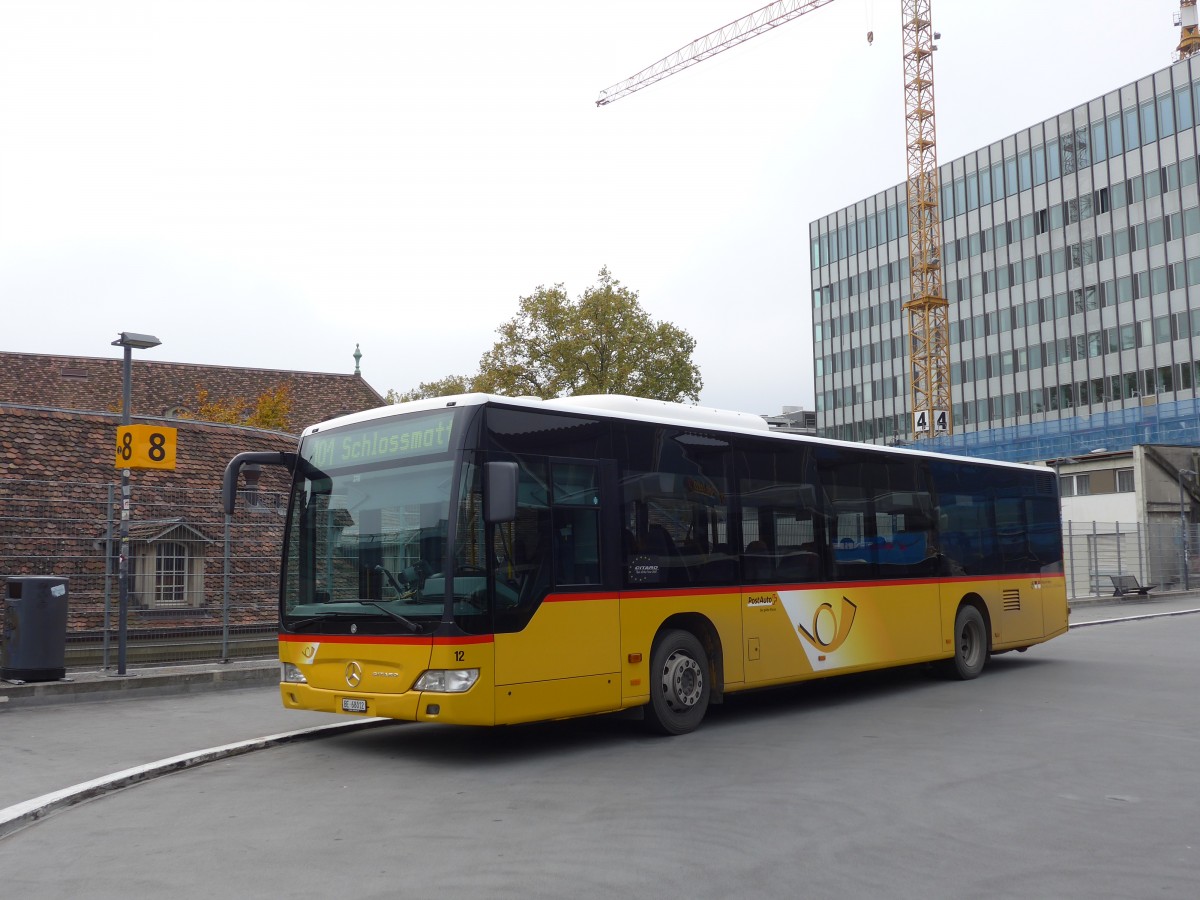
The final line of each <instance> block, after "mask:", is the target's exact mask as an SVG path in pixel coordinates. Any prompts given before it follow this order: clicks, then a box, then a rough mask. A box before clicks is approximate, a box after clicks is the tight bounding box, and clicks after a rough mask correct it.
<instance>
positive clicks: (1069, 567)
mask: <svg viewBox="0 0 1200 900" xmlns="http://www.w3.org/2000/svg"><path fill="white" fill-rule="evenodd" d="M1063 551H1064V559H1063V565H1064V569H1065V572H1066V576H1067V596H1068V597H1070V598H1072V599H1079V598H1082V597H1097V596H1105V595H1112V593H1113V582H1112V578H1111V576H1114V575H1132V576H1134V577H1135V578H1137V580H1138V583H1139V584H1141V585H1155V586H1157V587H1158V588H1159V589H1160V590H1185V589H1191V588H1195V587H1200V568H1198V567H1197V563H1198V562H1200V560H1198V559H1197V526H1195V525H1188V526H1187V527H1186V528H1185V527H1184V526H1183V525H1182V523H1172V524H1149V525H1147V524H1139V523H1129V522H1125V523H1122V522H1067V523H1065V524H1064V526H1063Z"/></svg>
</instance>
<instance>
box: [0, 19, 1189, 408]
mask: <svg viewBox="0 0 1200 900" xmlns="http://www.w3.org/2000/svg"><path fill="white" fill-rule="evenodd" d="M762 5H764V0H553V2H551V0H544V2H533V0H503V2H500V0H486V2H484V0H455V2H450V3H433V2H425V3H416V2H408V0H390V2H353V0H336V2H315V0H314V2H304V0H279V2H270V0H236V2H221V0H204V2H182V0H178V2H172V0H146V2H114V0H81V2H57V0H30V2H23V0H0V349H3V350H12V351H22V352H33V353H46V354H65V355H86V356H111V357H116V356H118V355H119V350H118V348H115V347H111V346H110V342H111V341H112V340H113V339H114V338H115V337H116V336H117V332H119V331H122V330H124V331H138V332H149V333H152V334H155V335H157V336H158V337H159V338H161V340H162V342H163V343H162V346H161V347H159V348H157V349H155V350H150V351H145V353H146V355H147V357H149V356H150V355H151V354H152V355H153V358H154V359H160V360H171V361H176V362H190V363H206V364H221V365H235V366H256V367H258V366H264V367H272V368H280V369H299V370H307V371H321V372H351V371H353V368H354V360H353V358H352V354H353V352H354V348H355V345H356V344H358V345H360V346H361V349H362V354H363V356H362V372H363V375H364V377H365V378H366V379H367V381H368V382H369V383H370V384H371V385H372V386H374V387H375V388H376V389H377V390H379V391H380V392H381V393H385V392H386V391H387V390H388V389H389V388H396V389H398V390H406V389H409V388H411V387H414V386H416V385H417V384H418V383H419V382H421V381H429V380H433V379H436V378H440V377H442V376H445V375H448V374H464V375H465V374H473V373H474V372H475V371H477V368H478V361H479V357H480V356H481V355H482V354H483V352H484V351H486V350H487V349H489V348H490V347H491V345H492V343H493V341H494V339H495V333H494V332H495V329H496V327H497V326H498V325H499V324H500V323H501V322H503V321H505V320H507V319H509V318H511V317H512V315H513V314H514V313H515V312H516V309H517V302H518V298H519V297H521V296H522V295H526V294H529V293H531V292H533V291H534V290H535V289H536V288H537V287H538V286H539V285H547V286H549V285H552V284H555V283H558V282H562V283H564V284H565V286H566V288H567V290H568V292H569V293H570V295H571V296H573V297H574V296H578V295H579V294H580V293H581V292H582V291H583V290H584V288H586V287H587V286H589V285H590V284H593V283H594V282H595V279H596V274H597V272H598V271H599V270H600V268H601V266H604V265H607V266H608V267H609V269H610V270H611V271H612V273H613V275H614V276H615V277H616V278H618V279H620V281H621V282H622V283H624V284H625V285H627V286H628V287H630V288H632V289H634V290H636V291H638V292H639V294H640V298H641V302H642V305H643V306H644V308H645V309H646V310H647V311H648V312H649V314H650V315H651V316H652V317H653V318H655V319H658V320H664V319H665V320H668V321H671V322H673V323H675V324H676V325H678V326H680V327H682V328H684V329H686V330H687V331H689V332H690V333H691V334H692V335H693V336H694V337H695V338H696V339H697V341H698V346H697V350H696V360H697V362H698V363H699V364H700V367H701V371H702V374H703V378H704V390H703V392H702V394H701V402H702V403H704V404H706V405H710V406H719V407H726V408H731V409H739V410H743V411H748V412H756V413H768V412H778V411H779V409H780V408H781V407H782V406H784V405H799V406H804V407H806V408H809V409H811V408H812V406H813V368H812V330H811V315H810V312H811V310H810V306H809V302H810V301H809V277H808V275H809V272H808V265H809V262H808V247H807V235H808V225H809V223H810V222H811V221H813V220H814V219H816V218H818V217H820V216H822V215H825V214H827V213H829V212H832V211H834V210H836V209H839V208H841V207H843V206H846V205H848V204H850V203H853V202H854V201H856V200H859V199H862V198H863V197H865V196H867V195H869V194H873V193H875V192H876V191H880V190H883V189H886V188H888V187H891V186H893V185H895V184H898V183H900V182H902V181H903V180H904V178H905V175H906V173H905V156H904V122H903V93H902V72H901V61H900V2H899V0H837V2H834V3H832V4H831V5H829V6H827V7H825V8H822V9H820V10H817V11H816V12H813V13H810V14H808V15H806V16H802V17H801V18H799V19H797V20H795V21H793V22H791V23H789V24H787V25H783V26H781V27H779V28H776V29H774V30H773V31H771V32H769V33H767V34H765V35H763V36H761V37H758V38H755V39H753V40H751V41H748V42H747V43H745V44H743V45H742V46H741V47H739V48H737V49H735V50H732V51H728V52H726V53H723V54H720V55H719V56H717V57H714V58H712V59H710V60H708V61H706V62H704V63H702V64H700V65H698V66H695V67H693V68H691V69H689V70H687V71H686V72H684V73H681V74H678V75H675V76H673V77H671V78H668V79H666V80H665V81H663V82H661V83H659V84H657V85H654V86H652V87H650V88H648V89H646V90H644V91H640V92H638V93H636V94H633V95H631V96H629V97H626V98H625V99H623V100H620V101H619V102H617V103H614V104H612V105H610V106H606V107H603V108H598V107H596V106H595V100H596V97H597V96H598V94H599V92H600V91H601V89H603V88H606V87H608V86H610V85H612V84H614V83H616V82H618V81H620V80H621V79H623V78H625V77H627V76H629V75H631V74H633V73H634V72H636V71H638V70H640V69H642V68H645V67H647V66H649V65H650V64H652V63H654V62H655V61H657V60H658V59H660V58H661V57H663V56H666V55H667V54H668V53H671V52H672V51H674V50H676V49H678V48H680V47H682V46H683V45H685V44H687V43H689V42H690V41H692V40H693V39H695V38H697V37H699V36H701V35H703V34H705V33H707V32H709V31H711V30H714V29H716V28H718V27H720V26H721V25H724V24H726V23H727V22H730V21H732V20H734V19H737V18H739V17H741V16H743V15H745V14H747V13H749V12H752V11H753V10H755V9H757V8H758V7H760V6H762ZM1177 10H1178V2H1177V0H1138V2H1135V3H1131V2H1128V0H1087V2H1083V3H1081V2H1078V0H1005V2H1003V3H1001V2H983V0H934V2H933V16H934V23H935V28H936V29H937V30H938V31H940V32H941V34H942V38H941V40H940V41H939V42H938V44H939V50H938V53H937V56H936V57H935V71H936V75H937V136H938V151H939V160H940V161H941V162H943V163H945V162H949V161H950V160H952V159H954V158H956V157H959V156H961V155H963V154H964V153H966V152H969V151H971V150H974V149H976V148H977V147H979V146H982V145H983V144H985V143H988V142H990V141H993V140H997V139H999V138H1002V137H1005V136H1007V135H1009V134H1011V133H1013V132H1014V131H1016V130H1018V129H1019V128H1022V127H1024V126H1027V125H1029V124H1032V123H1033V122H1035V121H1039V120H1041V119H1043V118H1045V117H1047V116H1050V115H1053V114H1056V113H1058V112H1061V111H1062V110H1064V109H1067V108H1069V107H1071V106H1074V105H1077V104H1080V103H1083V102H1086V101H1087V100H1090V99H1092V98H1093V97H1096V96H1098V95H1100V94H1102V93H1105V92H1106V91H1109V90H1112V89H1114V88H1117V87H1119V86H1121V85H1123V84H1126V83H1128V82H1130V81H1133V80H1135V79H1136V78H1138V77H1141V76H1143V75H1146V74H1148V73H1150V72H1152V71H1155V70H1157V69H1160V68H1163V67H1165V66H1167V65H1168V64H1169V63H1170V62H1171V58H1172V52H1173V50H1174V48H1175V45H1176V44H1177V42H1178V37H1179V34H1178V28H1176V27H1174V26H1173V24H1172V20H1171V19H1172V14H1173V13H1174V12H1176V11H1177ZM868 30H873V31H874V34H875V40H874V44H873V45H872V46H868V44H867V40H866V33H867V31H868Z"/></svg>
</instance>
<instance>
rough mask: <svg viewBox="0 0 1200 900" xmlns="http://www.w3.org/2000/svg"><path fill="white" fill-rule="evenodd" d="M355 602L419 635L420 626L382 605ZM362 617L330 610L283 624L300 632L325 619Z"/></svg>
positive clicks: (361, 601) (356, 613)
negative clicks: (382, 614) (372, 608)
mask: <svg viewBox="0 0 1200 900" xmlns="http://www.w3.org/2000/svg"><path fill="white" fill-rule="evenodd" d="M357 602H359V603H361V604H362V605H363V606H373V607H375V608H376V609H377V610H379V611H380V612H381V613H384V614H386V615H388V616H391V617H392V618H393V619H395V620H396V621H397V622H399V623H400V624H401V625H403V626H404V627H405V628H407V629H408V630H409V632H411V633H412V634H420V633H421V626H420V625H418V624H417V623H416V622H414V621H413V620H412V619H406V618H405V617H404V616H402V615H400V613H398V612H396V611H394V610H391V609H388V608H387V607H386V606H384V605H383V604H382V603H377V602H376V601H374V600H359V601H357ZM362 615H363V614H362V613H361V612H352V611H350V610H330V611H329V612H327V613H322V614H321V615H319V616H309V617H308V618H307V619H300V620H299V621H297V622H286V623H285V624H286V625H287V626H288V628H290V629H291V630H292V631H300V630H302V629H304V628H307V627H308V626H309V625H313V624H315V623H317V622H324V621H325V620H326V619H345V618H361V616H362Z"/></svg>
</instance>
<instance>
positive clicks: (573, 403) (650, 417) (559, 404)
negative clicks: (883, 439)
mask: <svg viewBox="0 0 1200 900" xmlns="http://www.w3.org/2000/svg"><path fill="white" fill-rule="evenodd" d="M488 403H493V404H501V405H504V406H517V407H526V408H528V409H538V410H550V411H554V412H563V413H573V414H576V415H601V416H606V417H609V418H615V419H625V420H632V421H639V422H650V423H658V424H671V423H673V424H679V425H690V426H692V427H695V428H708V429H713V430H717V431H732V432H738V433H741V434H753V435H758V436H763V435H766V436H769V437H771V438H774V439H776V440H784V441H786V440H792V441H800V442H809V443H816V444H823V445H826V446H831V447H845V448H847V449H849V448H853V449H856V450H873V451H876V452H887V453H904V454H915V455H917V456H925V457H934V458H946V459H957V460H960V461H963V462H968V461H969V462H972V463H976V464H978V465H985V466H999V467H1001V468H1015V469H1039V470H1043V471H1047V472H1051V470H1050V469H1048V468H1044V467H1041V466H1033V465H1030V464H1028V463H1014V462H1004V461H999V460H991V459H979V458H976V457H965V456H956V455H952V454H947V453H934V452H931V451H928V450H921V449H918V448H913V447H885V446H880V445H878V444H860V443H855V442H853V441H839V440H834V439H832V438H823V437H817V436H815V435H803V434H795V433H791V432H781V431H776V430H775V429H772V428H771V426H770V425H768V424H767V421H766V420H765V419H764V418H763V417H762V416H757V415H754V414H753V413H744V412H736V411H733V410H726V409H716V408H713V407H706V406H691V405H689V404H686V403H671V402H670V401H667V400H650V399H647V398H644V397H630V396H627V395H624V394H584V395H580V396H577V397H556V398H553V399H550V400H543V399H541V398H540V397H502V396H499V395H497V394H481V393H472V394H455V395H452V396H447V397H431V398H428V399H424V400H411V401H409V402H407V403H396V404H393V405H391V406H380V407H377V408H375V409H368V410H364V411H362V412H356V413H350V414H349V415H345V416H341V417H340V418H337V419H330V420H329V421H326V422H319V423H317V424H315V425H310V426H309V427H308V428H306V429H304V432H303V435H302V436H303V437H308V436H309V435H310V434H315V433H317V432H318V431H325V430H326V429H329V428H335V427H340V426H342V425H353V424H357V423H361V422H369V421H373V420H375V419H385V418H390V417H392V416H397V415H405V414H408V413H415V412H424V411H427V410H433V409H446V408H447V407H459V406H483V405H484V404H488ZM1051 474H1053V473H1052V472H1051Z"/></svg>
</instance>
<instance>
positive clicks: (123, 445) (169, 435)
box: [116, 425, 176, 470]
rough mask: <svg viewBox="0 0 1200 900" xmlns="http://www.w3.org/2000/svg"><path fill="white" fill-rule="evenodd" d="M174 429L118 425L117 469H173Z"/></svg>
mask: <svg viewBox="0 0 1200 900" xmlns="http://www.w3.org/2000/svg"><path fill="white" fill-rule="evenodd" d="M175 436H176V429H174V428H169V427H167V426H164V425H121V426H118V428H117V458H116V467H117V468H118V469H171V470H174V468H175Z"/></svg>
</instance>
